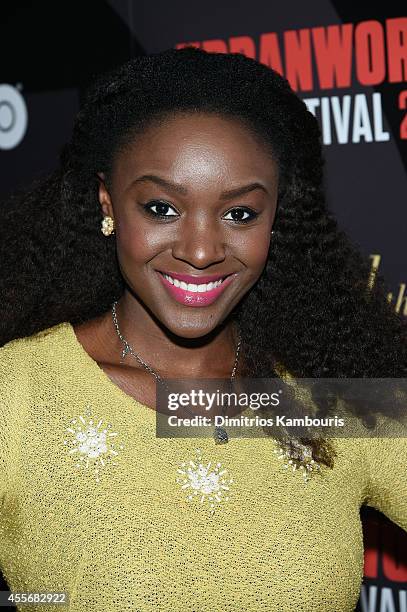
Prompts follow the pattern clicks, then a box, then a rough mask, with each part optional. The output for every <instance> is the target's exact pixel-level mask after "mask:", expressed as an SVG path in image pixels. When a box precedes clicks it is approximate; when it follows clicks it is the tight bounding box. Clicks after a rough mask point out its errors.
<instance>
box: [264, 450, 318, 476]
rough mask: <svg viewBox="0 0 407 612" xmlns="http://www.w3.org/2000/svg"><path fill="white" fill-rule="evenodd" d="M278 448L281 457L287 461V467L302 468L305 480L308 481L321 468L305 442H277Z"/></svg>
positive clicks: (277, 453) (294, 469) (285, 465)
mask: <svg viewBox="0 0 407 612" xmlns="http://www.w3.org/2000/svg"><path fill="white" fill-rule="evenodd" d="M277 446H278V448H277V449H275V450H274V452H275V454H276V455H277V456H278V458H279V459H282V460H283V461H285V463H284V467H285V468H287V469H288V468H292V470H293V472H295V471H296V470H297V469H298V470H300V472H301V473H302V476H303V478H304V482H308V481H309V480H310V478H311V476H312V475H313V473H315V472H319V471H320V470H321V466H320V465H319V463H317V462H316V461H315V459H313V458H312V452H311V449H310V448H308V446H305V444H301V443H295V444H294V443H293V442H282V441H278V442H277Z"/></svg>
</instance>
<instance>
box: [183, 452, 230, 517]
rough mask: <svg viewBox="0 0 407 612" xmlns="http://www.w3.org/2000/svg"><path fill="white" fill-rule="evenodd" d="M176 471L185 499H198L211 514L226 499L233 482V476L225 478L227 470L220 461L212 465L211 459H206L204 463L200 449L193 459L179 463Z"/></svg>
mask: <svg viewBox="0 0 407 612" xmlns="http://www.w3.org/2000/svg"><path fill="white" fill-rule="evenodd" d="M177 472H178V473H179V474H181V476H178V477H177V479H176V481H177V482H178V483H179V484H180V485H181V489H182V490H184V491H185V492H186V493H187V496H186V500H187V501H192V500H193V499H199V501H200V503H201V504H206V505H207V506H209V511H210V514H211V515H212V514H214V512H215V508H216V507H217V506H219V505H220V504H221V502H222V501H228V499H229V495H228V491H229V489H230V485H231V484H233V478H229V479H228V478H226V475H227V470H226V469H225V468H222V464H221V463H216V464H215V465H213V462H212V461H208V463H207V464H206V465H205V464H204V463H203V462H202V454H201V449H199V448H197V449H196V459H195V461H192V460H191V461H189V463H186V462H183V463H181V465H180V467H179V468H178V469H177Z"/></svg>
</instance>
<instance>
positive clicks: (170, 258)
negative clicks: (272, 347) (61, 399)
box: [74, 113, 278, 416]
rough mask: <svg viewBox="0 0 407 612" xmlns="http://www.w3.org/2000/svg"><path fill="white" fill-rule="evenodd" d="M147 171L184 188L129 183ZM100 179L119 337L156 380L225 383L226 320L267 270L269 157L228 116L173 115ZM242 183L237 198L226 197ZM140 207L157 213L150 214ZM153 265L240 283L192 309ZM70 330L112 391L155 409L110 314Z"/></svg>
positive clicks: (149, 385)
mask: <svg viewBox="0 0 407 612" xmlns="http://www.w3.org/2000/svg"><path fill="white" fill-rule="evenodd" d="M146 175H149V176H151V175H154V176H155V177H158V178H161V179H164V180H165V181H167V182H168V183H172V184H175V185H178V186H181V187H180V188H179V189H178V190H177V189H176V188H175V187H170V186H169V185H168V186H164V184H163V183H161V184H159V182H158V180H156V179H143V180H137V179H140V177H142V176H146ZM99 178H100V186H99V201H100V205H101V210H102V213H103V215H104V216H105V215H109V216H110V217H112V218H113V219H114V222H115V235H113V236H109V237H106V240H116V248H117V255H118V260H119V264H120V269H121V272H122V275H123V277H124V279H125V280H126V284H127V288H126V290H125V292H124V294H123V295H122V296H121V298H120V300H119V302H118V305H117V317H118V322H119V327H120V331H121V333H122V334H123V336H124V337H125V338H126V339H127V341H128V342H129V343H130V345H131V346H132V347H133V348H134V350H135V351H137V353H138V354H139V355H140V356H141V357H142V358H143V359H144V361H146V362H147V363H148V364H150V365H151V366H152V367H153V368H154V370H155V371H156V372H158V373H159V374H160V375H161V376H162V377H164V378H165V377H167V378H229V377H230V375H231V371H232V368H233V364H234V360H235V351H236V337H237V336H236V329H235V326H234V324H233V322H232V321H231V320H230V317H228V315H230V313H231V312H232V310H233V308H234V307H235V306H236V305H237V304H238V303H239V301H240V300H241V299H242V297H243V296H244V295H245V294H246V293H247V291H249V290H250V288H251V287H252V286H253V285H254V284H255V282H256V281H257V280H258V278H259V277H260V275H261V273H262V271H263V269H264V266H265V263H266V260H267V254H268V250H269V246H270V240H271V231H272V225H273V221H274V217H275V213H276V207H277V192H278V166H277V163H276V162H275V161H274V160H273V158H272V157H271V154H270V152H269V151H268V150H267V148H266V146H265V145H264V144H263V143H262V142H261V141H260V140H259V139H258V138H257V137H256V136H254V135H253V134H252V133H251V132H250V131H249V129H248V128H247V127H246V126H245V125H244V124H243V123H241V122H240V121H238V120H237V119H230V118H220V117H218V116H214V115H208V114H194V115H187V114H180V113H178V114H174V115H173V116H172V117H171V118H170V119H167V120H166V121H165V122H162V123H160V124H155V125H151V126H150V127H148V128H147V129H146V130H145V131H144V132H143V134H142V135H139V136H138V137H137V142H136V143H134V144H132V145H130V146H128V147H127V148H126V149H125V150H123V151H121V152H119V153H118V154H117V155H116V158H115V160H114V163H113V168H112V172H111V176H110V180H109V181H107V179H106V177H105V175H104V174H103V173H99ZM136 180H137V182H135V181H136ZM107 183H109V184H107ZM254 184H256V185H257V186H254ZM247 186H251V187H250V188H249V187H248V188H247V190H246V192H245V193H242V194H241V195H237V194H226V193H225V192H229V191H231V190H237V189H238V188H241V187H247ZM181 188H182V193H181ZM226 196H227V197H226ZM157 200H159V202H157ZM147 203H149V206H148V208H149V209H152V212H153V214H154V213H157V212H161V213H162V214H164V215H165V217H166V218H164V219H161V218H160V217H154V216H152V215H151V214H148V212H146V210H145V208H143V206H145V205H146V204H147ZM160 203H161V205H160ZM157 204H159V206H158V207H157ZM162 204H164V206H162ZM235 209H239V210H240V212H236V210H235ZM242 209H243V210H242ZM231 211H235V212H233V213H231ZM254 213H257V216H256V215H255V214H254ZM236 219H237V220H246V219H249V221H248V222H246V223H237V222H236ZM157 270H166V271H172V272H174V273H177V272H178V273H181V274H190V275H193V276H195V275H196V276H197V277H198V279H197V280H198V283H197V284H199V275H203V274H221V275H223V274H230V273H236V274H237V276H236V277H235V278H234V280H233V282H232V283H231V284H230V285H229V286H227V287H226V288H225V289H224V291H223V292H222V293H221V295H220V296H219V297H218V299H217V300H215V302H213V303H212V304H210V305H207V306H204V307H198V308H196V307H195V308H194V307H191V306H189V305H186V304H181V303H179V302H177V301H176V300H175V299H174V298H173V297H172V296H171V295H170V294H169V293H168V292H167V290H166V288H165V287H164V286H163V284H162V282H161V281H160V278H159V277H158V274H159V273H158V272H157ZM74 330H75V333H76V335H77V337H78V340H79V341H80V342H81V344H82V345H83V347H84V348H85V350H86V351H87V353H88V354H89V355H90V356H91V357H92V358H93V359H94V360H95V361H96V362H97V363H98V365H99V366H100V367H101V368H102V369H103V370H104V372H105V373H106V374H107V375H108V376H109V377H110V378H111V379H112V381H113V382H114V383H115V384H116V385H118V386H119V387H120V388H121V389H122V390H123V391H124V392H125V393H126V394H128V395H130V396H132V397H134V398H135V399H136V400H138V401H139V402H141V403H142V404H144V405H146V406H149V407H150V408H154V409H155V406H156V398H155V394H156V391H155V389H156V387H155V379H154V377H153V376H152V375H151V374H150V373H149V372H147V371H146V370H145V369H144V368H143V366H141V365H140V364H139V363H138V362H137V361H136V359H134V358H133V357H132V356H130V355H127V356H126V358H125V361H124V363H120V354H121V350H122V348H123V345H122V343H121V341H120V339H119V338H118V337H117V334H116V331H115V329H114V326H113V322H112V315H111V311H110V310H109V311H108V312H107V313H105V314H104V315H103V316H101V317H98V318H96V319H92V320H90V321H87V322H86V323H83V324H81V325H77V326H74ZM242 357H243V356H242ZM237 374H238V372H237ZM180 416H181V414H180Z"/></svg>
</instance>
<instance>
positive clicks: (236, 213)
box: [224, 206, 259, 223]
mask: <svg viewBox="0 0 407 612" xmlns="http://www.w3.org/2000/svg"><path fill="white" fill-rule="evenodd" d="M226 214H227V215H232V219H230V220H231V221H234V222H235V223H248V222H249V221H252V220H253V219H256V218H257V217H258V216H259V213H257V212H256V211H254V210H252V209H251V208H246V207H243V206H239V207H236V208H232V210H230V211H229V212H228V213H226ZM244 215H247V216H246V217H245V216H244ZM224 219H226V217H224ZM227 220H228V221H229V219H227Z"/></svg>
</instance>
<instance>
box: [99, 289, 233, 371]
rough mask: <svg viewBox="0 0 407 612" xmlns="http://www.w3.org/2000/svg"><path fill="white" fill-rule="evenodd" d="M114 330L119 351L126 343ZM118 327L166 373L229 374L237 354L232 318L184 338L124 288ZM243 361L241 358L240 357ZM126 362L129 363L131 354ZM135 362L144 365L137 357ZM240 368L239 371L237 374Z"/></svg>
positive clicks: (142, 354) (144, 356)
mask: <svg viewBox="0 0 407 612" xmlns="http://www.w3.org/2000/svg"><path fill="white" fill-rule="evenodd" d="M107 314H108V316H110V325H111V328H112V329H113V331H114V335H115V340H116V341H117V342H116V344H117V346H118V347H120V348H118V350H117V354H120V352H121V350H122V349H123V343H122V341H121V340H120V338H119V337H118V336H117V333H116V330H115V328H114V325H113V322H112V315H111V312H109V313H107ZM116 315H117V322H118V327H119V330H120V333H121V335H122V336H123V338H124V339H125V340H126V341H127V342H128V343H129V344H130V346H131V347H132V349H133V350H134V351H135V352H136V353H137V354H138V355H139V356H140V357H141V359H142V360H143V361H145V362H146V363H148V364H149V365H150V367H152V368H153V369H154V370H155V371H157V373H159V374H160V375H161V376H163V377H168V378H170V377H173V378H178V377H179V378H182V377H187V378H190V377H191V378H193V377H196V378H230V376H231V374H232V369H233V366H234V363H235V358H236V348H237V342H238V334H237V328H236V325H235V324H234V322H233V321H232V320H231V319H229V320H226V321H225V322H223V323H222V325H220V326H218V327H217V328H216V329H214V330H212V331H211V332H210V333H209V334H206V335H205V336H202V337H199V338H184V337H180V336H177V335H175V334H173V333H172V332H171V331H170V330H168V329H167V328H166V327H165V326H163V325H162V324H161V323H160V322H159V321H158V320H157V319H156V318H155V317H154V316H153V315H151V313H149V312H147V311H146V309H145V308H144V306H143V305H142V304H141V303H140V302H139V301H138V300H137V299H135V298H134V297H133V296H132V295H131V294H129V293H127V292H125V293H124V294H123V296H122V297H121V298H120V300H119V301H118V303H117V304H116ZM239 361H240V360H239ZM126 362H127V364H128V365H130V359H129V357H126ZM132 366H134V367H138V368H142V367H143V366H142V365H141V364H139V363H138V362H137V361H136V360H135V359H132ZM237 374H238V372H237V371H236V375H237Z"/></svg>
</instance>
